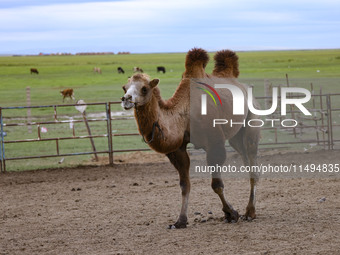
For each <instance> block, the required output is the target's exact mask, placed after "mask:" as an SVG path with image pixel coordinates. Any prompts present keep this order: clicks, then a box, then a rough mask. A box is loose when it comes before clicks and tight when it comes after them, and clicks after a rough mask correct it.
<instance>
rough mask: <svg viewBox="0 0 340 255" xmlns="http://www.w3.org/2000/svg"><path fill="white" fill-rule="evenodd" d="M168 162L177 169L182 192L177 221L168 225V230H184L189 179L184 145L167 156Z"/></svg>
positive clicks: (187, 158)
mask: <svg viewBox="0 0 340 255" xmlns="http://www.w3.org/2000/svg"><path fill="white" fill-rule="evenodd" d="M167 157H168V158H169V160H170V162H171V163H172V164H173V165H174V167H175V168H176V169H177V171H178V174H179V185H180V187H181V190H182V207H181V212H180V214H179V217H178V220H177V222H176V223H175V224H173V225H170V226H169V228H170V229H173V228H186V227H187V223H188V216H187V211H188V201H189V193H190V177H189V166H190V159H189V156H188V153H187V151H186V145H185V146H184V147H183V146H182V147H181V148H180V149H178V150H177V151H175V152H172V153H169V154H167Z"/></svg>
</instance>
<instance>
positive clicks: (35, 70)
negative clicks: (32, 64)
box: [30, 68, 39, 74]
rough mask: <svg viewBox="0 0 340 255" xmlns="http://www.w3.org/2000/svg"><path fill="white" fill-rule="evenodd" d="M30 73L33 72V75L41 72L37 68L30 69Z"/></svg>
mask: <svg viewBox="0 0 340 255" xmlns="http://www.w3.org/2000/svg"><path fill="white" fill-rule="evenodd" d="M30 71H31V74H32V73H36V74H39V72H38V69H37V68H31V69H30Z"/></svg>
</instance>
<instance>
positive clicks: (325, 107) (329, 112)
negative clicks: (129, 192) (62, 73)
mask: <svg viewBox="0 0 340 255" xmlns="http://www.w3.org/2000/svg"><path fill="white" fill-rule="evenodd" d="M334 97H337V98H336V99H337V100H335V99H334ZM332 98H333V99H332ZM257 99H258V100H270V99H271V98H270V97H258V98H257ZM317 99H318V100H319V107H317V106H316V100H317ZM339 99H340V94H321V93H320V94H318V95H315V94H313V95H312V103H313V105H312V108H311V109H310V111H311V112H312V113H313V114H314V116H312V117H304V116H302V117H301V116H298V113H299V111H298V110H295V109H294V108H293V107H291V109H290V111H287V115H289V114H290V115H291V116H292V117H294V118H295V119H299V126H297V127H293V128H291V127H289V128H288V127H278V126H275V127H263V130H264V131H269V132H273V133H274V138H273V140H274V141H264V142H261V143H260V148H261V147H264V146H272V145H276V146H277V145H288V144H290V145H292V144H308V143H309V144H310V143H316V144H317V145H321V146H323V148H324V149H329V150H332V149H334V144H335V143H337V142H340V139H336V138H335V137H336V136H337V135H338V133H337V134H336V135H335V134H334V133H333V131H334V129H335V128H339V127H340V121H339V122H338V123H339V124H337V122H335V121H333V115H334V114H335V113H336V112H340V108H336V107H333V108H332V102H336V101H338V102H339V101H340V100H339ZM116 104H120V102H107V103H89V104H64V105H45V106H19V107H0V124H1V125H0V171H1V172H6V163H7V161H12V160H29V159H37V158H52V157H67V156H80V155H91V154H92V155H95V156H96V157H97V154H107V155H108V159H109V164H111V165H112V164H113V163H114V158H113V157H114V153H118V152H133V151H146V150H149V149H146V148H114V144H113V137H129V136H138V135H139V134H138V133H137V132H136V130H133V131H132V132H130V133H128V132H119V133H115V132H114V131H113V129H112V127H113V123H115V122H116V121H118V120H119V121H124V120H127V119H132V118H133V117H132V116H130V117H129V116H125V117H124V116H123V117H119V116H118V117H117V116H113V115H112V106H113V105H116ZM79 106H85V107H88V106H97V107H102V108H105V109H104V110H101V112H103V111H105V117H104V118H89V119H88V117H87V115H86V112H85V111H84V112H83V113H82V119H73V118H72V119H69V120H60V116H59V114H58V109H60V108H65V107H79ZM42 108H47V109H52V110H53V117H52V120H43V121H32V116H30V118H21V119H20V120H22V119H23V120H27V121H20V122H12V121H10V120H11V118H10V117H11V114H10V111H12V110H25V109H30V110H31V109H42ZM317 115H319V116H317ZM339 116H340V114H339ZM78 117H79V116H78ZM274 117H275V113H274ZM281 117H282V116H279V115H277V118H278V119H280V120H281ZM50 118H51V117H50ZM79 118H81V117H79ZM82 122H84V123H85V124H86V127H87V131H88V134H87V135H76V134H75V133H76V130H75V127H74V126H75V125H74V124H76V123H82ZM88 123H104V124H103V125H104V126H105V127H106V128H105V129H106V132H105V133H104V134H94V135H92V134H91V130H90V127H89V125H88ZM60 124H70V125H72V136H59V137H47V138H45V137H42V135H41V133H42V125H60ZM25 126H27V127H33V126H36V127H37V129H36V131H37V137H36V138H24V139H23V138H19V139H18V138H16V139H8V140H7V139H5V135H6V132H5V129H6V131H7V132H9V133H10V131H11V130H12V129H13V128H15V127H25ZM309 129H314V130H315V131H313V132H315V138H307V139H301V138H299V133H300V134H302V133H303V132H304V131H303V130H309ZM279 130H280V131H282V132H292V133H291V135H292V136H294V137H295V138H296V140H294V141H289V142H287V141H279V137H278V131H279ZM98 138H106V139H107V141H106V143H107V145H106V149H100V150H99V151H97V150H96V147H95V143H94V140H93V139H98ZM81 139H89V140H90V141H91V144H92V151H90V152H89V151H87V152H84V151H77V152H72V153H70V152H69V153H61V152H60V144H59V143H60V142H61V141H66V140H76V141H77V140H81ZM53 141H54V142H55V153H51V152H50V153H47V154H44V155H15V156H11V157H6V148H7V145H9V144H23V143H33V142H53Z"/></svg>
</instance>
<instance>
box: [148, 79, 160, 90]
mask: <svg viewBox="0 0 340 255" xmlns="http://www.w3.org/2000/svg"><path fill="white" fill-rule="evenodd" d="M158 83H159V79H153V80H152V81H150V82H149V85H150V87H151V88H154V87H156V86H157V85H158Z"/></svg>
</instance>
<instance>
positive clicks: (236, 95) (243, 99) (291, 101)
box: [196, 82, 312, 127]
mask: <svg viewBox="0 0 340 255" xmlns="http://www.w3.org/2000/svg"><path fill="white" fill-rule="evenodd" d="M196 83H198V84H201V85H203V86H204V87H205V88H201V87H196V88H197V89H200V90H202V91H204V92H205V93H204V94H201V115H207V114H209V112H208V102H207V94H208V95H209V96H210V98H211V99H212V100H213V102H214V104H215V106H216V107H218V104H217V103H216V99H215V98H214V95H215V96H216V97H217V99H218V101H219V103H220V106H222V105H223V103H222V99H221V96H220V94H222V93H223V91H221V90H220V94H219V93H218V92H217V91H216V89H226V90H229V92H230V93H231V95H232V108H233V112H232V113H233V116H237V115H245V114H246V113H245V103H246V106H247V107H248V109H249V111H250V112H251V113H253V114H254V115H255V116H259V117H260V116H270V115H271V114H273V113H274V112H275V111H276V110H277V108H278V101H279V100H278V99H279V93H278V88H277V87H274V88H273V92H272V98H271V99H272V100H271V101H272V105H271V107H270V108H269V109H264V110H261V109H257V108H259V107H255V106H254V105H256V103H255V102H254V96H253V88H252V87H248V88H247V93H246V95H245V93H244V91H243V90H242V89H241V88H240V87H238V86H236V85H232V84H214V85H213V86H211V85H208V84H206V83H203V82H196ZM209 90H210V91H211V92H210V91H209ZM280 92H281V95H280V96H281V105H280V106H281V107H280V109H281V113H280V114H281V116H286V115H287V105H294V106H295V107H297V108H298V109H299V110H300V111H301V112H302V113H303V114H304V115H306V116H310V115H312V114H311V113H310V112H309V111H308V110H307V108H306V107H305V106H304V105H303V104H305V103H307V102H309V100H310V99H311V93H310V91H309V90H307V89H305V88H299V87H286V88H281V91H280ZM292 93H295V94H299V96H298V97H297V96H294V98H292V97H290V96H289V95H292ZM265 123H269V124H270V125H271V126H272V127H274V125H275V123H279V124H280V125H281V126H283V127H296V126H297V125H298V121H297V120H295V119H282V118H281V120H280V119H272V118H261V119H260V118H256V119H254V118H252V119H248V120H246V119H244V120H243V121H241V122H239V121H238V122H235V121H233V119H222V118H214V119H213V122H212V126H213V127H216V126H217V125H230V126H231V127H232V126H233V125H240V124H241V125H243V126H246V125H247V126H249V127H262V126H263V125H264V124H265Z"/></svg>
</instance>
